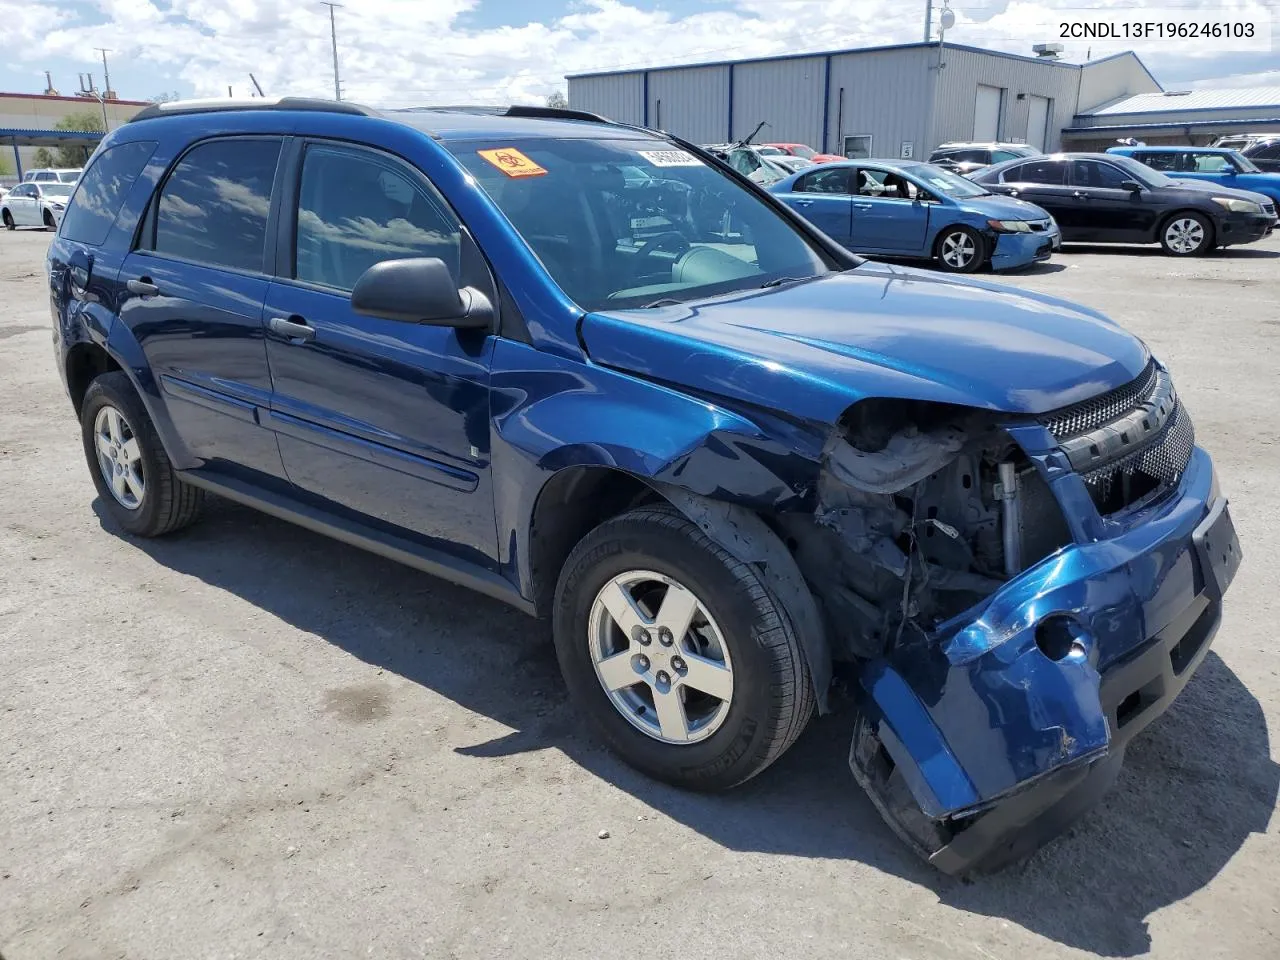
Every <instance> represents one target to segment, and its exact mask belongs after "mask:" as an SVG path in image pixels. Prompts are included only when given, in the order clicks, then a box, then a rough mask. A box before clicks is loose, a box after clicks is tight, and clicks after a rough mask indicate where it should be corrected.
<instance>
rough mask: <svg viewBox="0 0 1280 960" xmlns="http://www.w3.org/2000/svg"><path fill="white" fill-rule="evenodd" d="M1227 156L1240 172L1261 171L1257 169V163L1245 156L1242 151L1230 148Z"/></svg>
mask: <svg viewBox="0 0 1280 960" xmlns="http://www.w3.org/2000/svg"><path fill="white" fill-rule="evenodd" d="M1229 156H1230V158H1231V162H1232V163H1234V164H1235V167H1236V169H1237V170H1239V171H1240V172H1241V173H1261V172H1262V171H1261V170H1259V169H1258V166H1257V164H1255V163H1254V162H1253V161H1252V160H1250V159H1249V158H1248V157H1246V156H1245V155H1244V154H1243V153H1237V152H1236V151H1235V150H1232V151H1231V153H1230V155H1229Z"/></svg>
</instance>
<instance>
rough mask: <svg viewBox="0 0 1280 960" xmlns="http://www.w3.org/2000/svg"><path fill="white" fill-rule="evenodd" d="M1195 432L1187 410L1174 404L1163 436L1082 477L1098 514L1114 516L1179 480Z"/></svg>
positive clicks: (1189, 458)
mask: <svg viewBox="0 0 1280 960" xmlns="http://www.w3.org/2000/svg"><path fill="white" fill-rule="evenodd" d="M1195 442H1196V432H1195V428H1194V427H1193V426H1192V424H1191V417H1190V416H1189V415H1188V414H1187V410H1186V407H1184V406H1183V405H1182V402H1181V401H1177V402H1176V403H1175V405H1174V408H1173V413H1172V414H1170V416H1169V419H1168V421H1167V422H1166V423H1165V428H1164V430H1163V432H1162V433H1161V434H1160V436H1159V437H1157V438H1156V439H1155V440H1154V441H1152V442H1151V443H1150V444H1148V445H1147V446H1145V447H1143V448H1142V449H1141V450H1137V451H1135V452H1134V453H1131V454H1129V455H1128V456H1126V457H1124V458H1123V459H1121V460H1117V461H1115V462H1114V463H1109V464H1107V465H1106V466H1104V467H1099V468H1098V469H1097V470H1094V471H1092V472H1090V473H1086V474H1085V475H1084V482H1085V486H1087V487H1088V488H1089V495H1090V496H1091V497H1092V498H1093V502H1094V504H1095V505H1096V506H1097V507H1098V510H1099V511H1100V512H1101V513H1104V514H1106V513H1114V512H1116V511H1117V510H1122V509H1124V508H1125V507H1127V506H1129V505H1130V504H1131V503H1135V502H1136V501H1138V500H1141V499H1142V498H1143V497H1145V496H1147V495H1148V494H1150V493H1153V492H1155V491H1157V490H1160V489H1167V488H1169V487H1172V486H1174V485H1175V484H1177V482H1178V481H1179V480H1181V479H1182V472H1183V471H1184V470H1186V469H1187V464H1188V463H1189V462H1190V461H1191V450H1192V448H1193V447H1194V446H1195Z"/></svg>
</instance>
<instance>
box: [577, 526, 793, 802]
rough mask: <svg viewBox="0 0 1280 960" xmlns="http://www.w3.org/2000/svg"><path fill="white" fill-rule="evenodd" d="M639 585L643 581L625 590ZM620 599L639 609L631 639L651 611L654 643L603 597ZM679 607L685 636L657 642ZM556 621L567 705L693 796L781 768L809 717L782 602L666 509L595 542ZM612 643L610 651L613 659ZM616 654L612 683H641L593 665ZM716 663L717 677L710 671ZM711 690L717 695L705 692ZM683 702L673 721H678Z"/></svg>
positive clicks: (644, 767)
mask: <svg viewBox="0 0 1280 960" xmlns="http://www.w3.org/2000/svg"><path fill="white" fill-rule="evenodd" d="M633 577H637V578H638V579H637V581H636V582H635V583H634V584H632V585H630V586H622V585H621V584H622V583H625V582H626V581H628V579H629V578H633ZM658 577H661V578H669V580H667V581H666V582H665V583H664V582H663V581H662V580H657V579H655V578H658ZM670 581H675V584H676V586H670V585H668V584H669V583H670ZM615 588H618V589H625V590H627V591H629V592H630V596H631V597H632V598H633V599H634V600H635V601H636V603H637V605H638V606H639V608H640V614H641V615H640V617H639V618H637V619H636V620H635V623H634V624H633V627H634V628H635V629H637V630H640V631H644V630H645V629H646V627H645V626H643V624H645V623H646V620H645V616H646V611H645V607H646V606H647V607H648V613H656V614H657V616H656V617H655V618H654V619H653V620H651V621H648V622H647V626H648V629H649V633H648V638H649V639H648V642H647V643H645V642H644V640H643V637H644V636H645V634H643V632H642V634H641V636H640V637H638V638H635V637H633V638H631V639H628V638H627V635H626V634H625V633H624V632H623V631H622V630H620V629H619V628H618V625H617V624H618V621H617V619H615V618H614V617H613V616H612V615H611V613H606V612H605V611H604V608H603V606H602V601H601V600H600V598H601V596H602V595H608V596H610V597H612V598H614V599H615V602H616V598H618V597H621V596H623V594H622V593H617V592H614V590H615ZM681 588H684V589H683V591H682V593H681V594H679V595H673V594H671V593H670V591H671V590H673V589H676V590H679V589H681ZM606 591H607V594H606V593H605V592H606ZM669 596H674V597H676V599H677V600H680V599H684V600H685V601H688V600H689V598H692V600H693V602H695V603H696V604H697V609H696V610H695V612H694V614H693V621H692V624H693V626H692V628H691V629H689V630H688V631H687V632H686V633H683V634H682V635H681V636H673V635H672V632H670V631H668V632H667V633H666V636H665V637H664V635H663V633H664V631H663V630H662V629H658V630H657V632H656V634H655V633H654V631H653V628H656V627H661V625H662V624H663V620H664V618H663V612H664V609H666V608H663V607H662V606H661V603H662V602H665V600H666V599H667V597H669ZM623 609H624V611H625V610H626V609H628V608H623ZM553 621H554V622H553V627H554V634H555V645H556V655H557V657H558V659H559V661H560V669H561V672H562V673H563V674H564V678H565V682H566V684H567V685H568V688H569V693H570V695H571V696H572V697H573V699H574V700H575V701H576V702H577V704H578V706H579V707H580V708H581V709H582V710H583V711H584V712H585V713H586V714H587V716H588V717H589V718H590V720H591V721H592V723H593V725H594V726H595V727H596V729H597V730H598V731H599V733H600V735H601V736H602V737H603V739H604V741H605V743H606V744H608V746H609V747H610V748H611V749H612V750H613V751H614V752H615V753H616V754H618V756H620V757H621V758H622V759H623V760H624V761H626V762H627V763H628V764H630V765H631V766H633V767H635V768H636V769H638V770H640V771H642V772H644V773H646V774H648V775H649V776H651V777H654V778H655V779H658V780H662V781H665V782H667V783H670V784H674V785H675V786H679V787H685V788H689V789H694V790H724V789H728V788H729V787H733V786H736V785H738V784H740V783H742V782H743V781H745V780H748V779H750V778H751V777H753V776H755V775H756V774H758V773H759V772H760V771H762V770H764V769H765V768H766V767H767V766H769V764H771V763H773V761H775V760H777V759H778V757H780V756H781V755H782V754H783V752H785V751H786V749H787V748H788V747H790V746H791V744H792V743H794V742H795V740H796V738H797V737H798V736H799V735H800V733H801V731H802V730H803V729H804V727H805V725H806V724H807V723H808V721H809V717H810V716H811V715H812V713H813V706H814V692H813V683H812V681H811V680H810V677H809V670H808V666H807V664H806V663H805V659H804V655H803V652H802V650H801V647H800V642H799V639H798V638H797V636H796V632H795V628H794V627H793V625H792V622H791V619H790V617H789V616H788V614H787V612H786V610H785V609H784V607H783V605H782V604H781V603H780V602H779V601H778V600H777V599H776V598H775V597H774V596H773V595H772V593H770V591H769V590H768V588H767V587H766V586H765V584H764V583H763V582H762V581H761V580H760V578H759V575H758V574H757V571H756V569H755V568H753V567H751V566H749V565H747V564H745V563H742V562H740V561H739V560H737V559H736V558H735V557H734V556H733V555H731V554H730V553H728V552H727V551H726V550H724V549H723V548H722V547H720V546H719V544H717V543H716V542H715V541H713V540H712V539H710V538H709V537H708V536H707V535H706V534H705V533H703V532H702V531H701V530H700V529H699V528H698V527H697V526H695V525H694V524H692V523H690V522H689V521H688V520H687V519H685V518H684V516H682V515H681V514H679V513H677V512H676V511H675V510H674V509H672V508H670V507H668V506H665V505H663V506H655V507H640V508H638V509H635V510H632V511H630V512H629V513H625V514H623V515H622V516H619V517H616V518H614V519H612V520H608V521H606V522H605V523H603V524H601V525H600V526H599V527H597V528H596V529H594V530H593V531H591V533H589V534H587V536H586V537H584V538H583V539H582V541H581V542H580V543H579V544H578V545H577V546H576V547H575V548H574V549H573V551H572V553H570V555H569V559H568V560H566V561H565V565H564V567H563V569H562V570H561V574H560V580H559V583H558V585H557V587H556V598H555V606H554V614H553ZM672 622H677V623H678V622H679V621H678V620H673V621H672ZM686 622H688V621H686ZM677 629H679V628H677ZM606 641H608V642H612V643H613V646H611V647H609V648H608V649H605V647H604V644H605V642H606ZM642 651H643V652H642ZM606 655H607V656H617V657H618V659H617V660H613V659H610V660H609V663H610V664H613V665H614V666H616V667H620V668H622V672H621V674H619V673H618V672H617V671H614V672H612V674H611V675H612V676H613V677H615V678H618V680H617V681H616V682H618V683H619V684H626V683H627V681H628V680H630V678H631V677H632V676H634V677H635V678H636V680H635V682H634V685H632V686H627V687H624V688H623V689H620V690H617V691H615V692H613V693H611V692H609V691H607V690H606V685H605V680H604V679H602V673H606V672H607V671H606V670H605V668H604V667H601V668H600V671H601V672H598V671H597V665H596V663H597V660H598V659H602V658H604V657H605V656H606ZM717 656H719V660H720V662H719V664H718V669H711V670H710V671H709V672H708V664H710V665H712V667H715V666H716V657H717ZM637 658H641V659H640V660H639V661H637ZM682 665H683V666H684V668H685V670H684V673H680V672H679V671H680V667H681V666H682ZM725 667H728V669H729V672H730V680H729V682H730V684H731V689H727V690H726V685H725V682H724V681H725V680H726V677H725V674H724V673H723V672H720V671H722V670H723V669H724V668H725ZM646 668H647V669H646ZM664 668H666V669H664ZM663 677H667V678H668V680H667V683H666V686H665V687H664V686H663V683H662V678H663ZM695 678H696V679H695ZM711 681H714V682H711ZM704 687H705V688H708V689H716V690H718V691H720V693H719V694H718V695H714V696H713V695H711V694H708V693H705V692H700V690H701V688H704ZM726 692H727V698H726V696H724V694H725V693H726ZM659 697H662V698H663V699H662V701H661V702H662V704H664V705H665V709H662V708H660V707H659ZM668 698H675V699H674V700H673V699H668ZM673 704H675V705H677V710H678V716H677V721H676V722H674V723H672V724H668V723H667V721H668V720H669V719H671V718H672V717H673V716H676V714H673V713H672V712H671V709H672V705H673ZM682 726H685V727H686V728H687V729H686V740H685V741H684V742H679V741H680V738H679V735H678V733H677V736H676V737H675V738H674V739H670V738H667V737H666V736H665V735H666V733H667V732H668V729H669V728H671V729H673V730H675V731H679V730H680V729H681V727H682Z"/></svg>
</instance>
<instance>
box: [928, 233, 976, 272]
mask: <svg viewBox="0 0 1280 960" xmlns="http://www.w3.org/2000/svg"><path fill="white" fill-rule="evenodd" d="M988 256H990V254H989V253H988V252H987V241H986V238H985V237H983V235H982V234H980V233H979V232H978V231H977V230H974V229H973V228H972V227H966V226H963V225H960V224H956V225H955V226H951V227H946V228H944V229H943V230H942V231H941V232H940V233H939V234H938V239H937V240H936V241H934V244H933V258H934V259H935V260H936V261H937V262H938V266H939V267H940V268H941V269H943V270H946V271H947V272H948V273H975V272H977V271H978V270H979V269H981V268H982V265H983V264H984V263H986V262H987V257H988Z"/></svg>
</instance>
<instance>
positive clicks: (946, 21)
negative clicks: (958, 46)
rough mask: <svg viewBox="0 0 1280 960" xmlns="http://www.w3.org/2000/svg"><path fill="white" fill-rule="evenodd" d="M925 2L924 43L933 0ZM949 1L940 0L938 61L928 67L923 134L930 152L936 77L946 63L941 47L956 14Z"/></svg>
mask: <svg viewBox="0 0 1280 960" xmlns="http://www.w3.org/2000/svg"><path fill="white" fill-rule="evenodd" d="M927 3H928V7H927V9H926V11H925V17H924V29H925V35H924V41H925V43H928V42H929V39H930V37H929V34H930V32H931V22H932V19H933V0H927ZM949 3H950V0H942V13H941V14H940V15H939V17H938V61H937V63H936V64H935V65H934V66H932V67H930V68H929V69H930V70H932V71H933V72H934V73H933V83H932V84H930V86H929V111H928V114H927V116H928V122H927V126H926V127H925V132H924V136H925V149H927V150H928V151H929V152H930V153H932V152H933V148H934V147H936V146H937V144H936V143H934V142H933V121H934V118H935V117H936V116H937V101H938V78H939V77H941V76H942V70H943V68H944V67H945V66H946V64H945V63H943V62H942V49H943V47H944V46H945V44H946V41H947V31H948V30H950V29H951V28H952V27H954V26H955V25H956V15H955V12H954V11H953V10H952V9H951V7H950V6H948V4H949ZM926 156H927V154H926Z"/></svg>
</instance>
